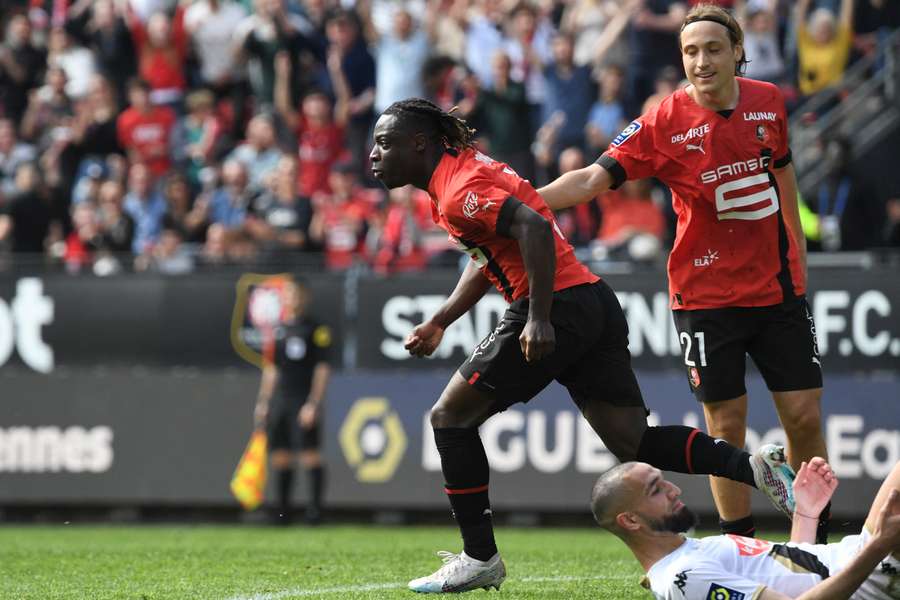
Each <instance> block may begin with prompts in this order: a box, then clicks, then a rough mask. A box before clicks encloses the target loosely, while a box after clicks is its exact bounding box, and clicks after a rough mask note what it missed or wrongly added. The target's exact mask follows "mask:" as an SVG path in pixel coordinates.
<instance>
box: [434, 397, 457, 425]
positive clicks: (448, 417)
mask: <svg viewBox="0 0 900 600" xmlns="http://www.w3.org/2000/svg"><path fill="white" fill-rule="evenodd" d="M430 420H431V426H432V428H434V429H440V428H443V427H462V426H463V423H462V422H461V421H460V418H459V415H458V414H457V412H456V411H454V410H453V409H452V408H450V407H448V406H447V405H446V404H443V403H441V402H438V403H437V404H435V405H434V406H433V407H431V415H430Z"/></svg>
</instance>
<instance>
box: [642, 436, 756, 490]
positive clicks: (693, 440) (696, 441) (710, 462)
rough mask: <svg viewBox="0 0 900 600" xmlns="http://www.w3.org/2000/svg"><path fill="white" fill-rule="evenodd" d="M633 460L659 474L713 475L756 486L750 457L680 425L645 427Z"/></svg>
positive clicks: (720, 441)
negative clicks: (653, 469) (652, 467)
mask: <svg viewBox="0 0 900 600" xmlns="http://www.w3.org/2000/svg"><path fill="white" fill-rule="evenodd" d="M637 459H638V460H639V461H641V462H645V463H650V464H651V465H653V466H654V467H656V468H657V469H662V470H663V471H674V472H676V473H690V474H694V475H716V476H717V477H726V478H728V479H731V480H732V481H739V482H740V483H746V484H747V485H749V486H752V487H756V482H755V481H754V480H753V469H752V468H750V454H749V453H747V452H744V451H743V450H741V449H739V448H735V447H734V446H732V445H731V444H729V443H728V442H726V441H724V440H714V439H713V438H711V437H709V436H708V435H706V434H705V433H703V432H702V431H700V430H699V429H694V428H693V427H686V426H684V425H664V426H661V427H648V428H647V429H646V430H645V431H644V437H642V438H641V444H640V446H639V447H638V453H637Z"/></svg>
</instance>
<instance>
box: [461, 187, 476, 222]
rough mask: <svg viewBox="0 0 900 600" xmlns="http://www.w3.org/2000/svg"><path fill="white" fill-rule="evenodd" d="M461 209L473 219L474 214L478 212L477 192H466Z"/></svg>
mask: <svg viewBox="0 0 900 600" xmlns="http://www.w3.org/2000/svg"><path fill="white" fill-rule="evenodd" d="M462 210H463V214H464V215H466V216H467V217H469V218H470V219H474V218H475V215H476V214H478V194H476V193H475V192H469V193H467V194H466V199H465V201H464V202H463V209H462Z"/></svg>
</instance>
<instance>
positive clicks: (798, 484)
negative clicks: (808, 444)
mask: <svg viewBox="0 0 900 600" xmlns="http://www.w3.org/2000/svg"><path fill="white" fill-rule="evenodd" d="M837 486H838V480H837V477H835V475H834V472H833V471H832V470H831V466H830V465H829V464H828V463H827V462H825V459H824V458H822V457H820V456H816V457H814V458H812V459H810V461H809V462H808V463H807V462H806V461H804V462H803V463H802V464H801V465H800V469H799V470H798V471H797V477H796V478H795V479H794V485H793V488H794V500H795V501H796V507H795V508H794V516H793V518H792V519H791V541H792V542H795V543H798V544H800V543H807V544H814V543H815V542H816V527H817V526H818V524H819V515H820V514H821V513H822V511H823V510H824V509H825V507H826V506H827V505H828V501H829V500H831V497H832V496H833V495H834V490H836V489H837Z"/></svg>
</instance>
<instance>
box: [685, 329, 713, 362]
mask: <svg viewBox="0 0 900 600" xmlns="http://www.w3.org/2000/svg"><path fill="white" fill-rule="evenodd" d="M695 339H696V340H697V354H698V355H699V359H700V366H701V367H705V366H706V336H705V335H704V333H703V332H702V331H695V332H694V336H693V337H691V334H689V333H688V332H686V331H682V332H681V333H679V334H678V341H679V342H680V343H681V346H682V347H683V348H684V364H686V365H687V366H689V367H696V366H697V362H696V361H695V360H694V359H692V358H691V349H692V348H693V346H694V340H695Z"/></svg>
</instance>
